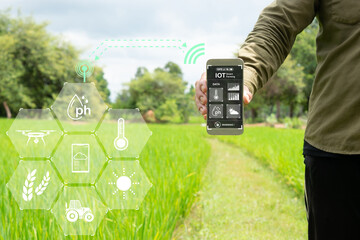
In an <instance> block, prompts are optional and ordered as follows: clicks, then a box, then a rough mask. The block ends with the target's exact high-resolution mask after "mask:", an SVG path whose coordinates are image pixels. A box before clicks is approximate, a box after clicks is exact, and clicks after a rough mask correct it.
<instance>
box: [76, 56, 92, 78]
mask: <svg viewBox="0 0 360 240" xmlns="http://www.w3.org/2000/svg"><path fill="white" fill-rule="evenodd" d="M75 72H76V74H77V75H79V77H82V78H84V82H86V77H90V76H91V74H92V73H93V72H94V65H93V64H92V63H91V62H89V61H86V60H83V61H80V62H78V63H77V64H76V66H75Z"/></svg>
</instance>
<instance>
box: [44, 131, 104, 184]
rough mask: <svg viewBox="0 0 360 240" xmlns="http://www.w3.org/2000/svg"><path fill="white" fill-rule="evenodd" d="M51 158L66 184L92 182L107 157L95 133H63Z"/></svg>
mask: <svg viewBox="0 0 360 240" xmlns="http://www.w3.org/2000/svg"><path fill="white" fill-rule="evenodd" d="M51 160H52V161H53V162H54V164H55V166H56V168H57V169H58V171H59V172H60V175H61V176H62V178H63V180H64V182H65V183H66V184H68V183H92V184H94V183H95V179H96V177H97V176H98V175H99V173H100V170H101V169H102V167H103V166H104V164H105V162H106V161H107V158H106V157H105V153H104V152H103V150H102V149H101V147H100V146H99V144H98V142H97V141H96V138H95V135H93V134H91V135H67V134H65V135H64V138H63V139H62V141H61V142H60V144H59V146H58V147H57V149H56V151H55V153H54V156H53V157H52V158H51Z"/></svg>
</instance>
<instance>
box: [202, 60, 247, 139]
mask: <svg viewBox="0 0 360 240" xmlns="http://www.w3.org/2000/svg"><path fill="white" fill-rule="evenodd" d="M206 68H207V71H206V77H207V112H208V113H207V132H208V133H209V134H212V135H239V134H242V133H243V130H244V128H243V61H242V60H241V59H238V58H237V59H210V60H208V62H207V66H206Z"/></svg>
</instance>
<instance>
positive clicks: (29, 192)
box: [7, 160, 62, 210]
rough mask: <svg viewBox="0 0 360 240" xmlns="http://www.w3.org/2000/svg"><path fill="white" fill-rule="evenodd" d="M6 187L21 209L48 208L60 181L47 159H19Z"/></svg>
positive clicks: (59, 186)
mask: <svg viewBox="0 0 360 240" xmlns="http://www.w3.org/2000/svg"><path fill="white" fill-rule="evenodd" d="M7 187H8V188H9V189H10V191H11V193H12V195H13V196H14V198H15V200H16V202H17V203H18V204H19V207H20V209H21V210H22V209H50V208H51V204H52V203H53V202H54V200H55V198H56V196H57V194H58V192H59V190H60V189H61V188H62V183H61V181H60V180H59V178H58V177H57V175H56V172H55V171H54V169H53V168H52V166H51V165H50V161H49V160H48V161H23V160H21V161H20V163H19V165H18V166H17V168H16V170H15V172H14V174H13V175H12V177H11V178H10V180H9V182H8V183H7Z"/></svg>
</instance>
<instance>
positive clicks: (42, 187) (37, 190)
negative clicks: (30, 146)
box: [35, 172, 50, 195]
mask: <svg viewBox="0 0 360 240" xmlns="http://www.w3.org/2000/svg"><path fill="white" fill-rule="evenodd" d="M49 181H50V176H49V172H46V174H45V175H44V177H43V180H42V181H41V183H40V184H39V186H38V187H37V188H35V193H36V194H37V195H41V194H42V193H43V192H44V191H45V190H46V188H47V185H48V184H49Z"/></svg>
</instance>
